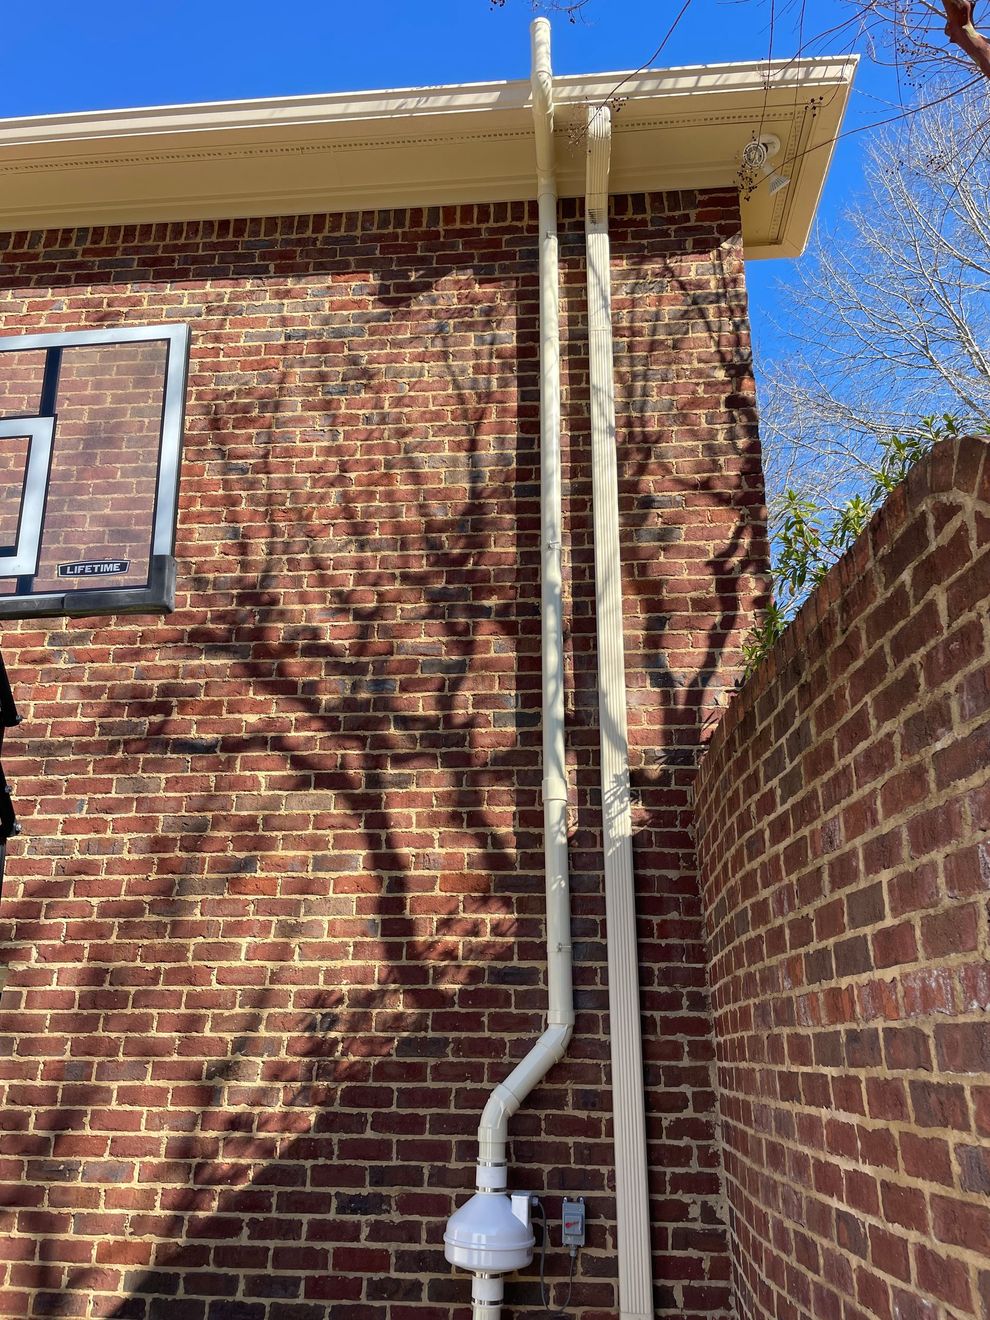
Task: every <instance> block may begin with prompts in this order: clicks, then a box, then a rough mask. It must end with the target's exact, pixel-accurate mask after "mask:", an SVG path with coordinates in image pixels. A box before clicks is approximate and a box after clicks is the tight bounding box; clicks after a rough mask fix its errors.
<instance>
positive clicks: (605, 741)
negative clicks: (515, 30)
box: [585, 105, 653, 1320]
mask: <svg viewBox="0 0 990 1320" xmlns="http://www.w3.org/2000/svg"><path fill="white" fill-rule="evenodd" d="M611 120H612V116H611V112H610V110H609V108H608V106H606V105H602V106H598V107H595V106H589V107H588V159H587V174H586V196H585V238H586V242H587V269H588V353H589V361H590V383H591V454H592V457H591V462H592V499H593V512H594V537H595V612H596V616H597V626H598V718H599V724H600V727H601V776H602V831H603V848H604V861H605V922H606V928H607V935H608V1001H609V1022H610V1044H611V1053H612V1114H613V1127H614V1143H615V1199H616V1233H617V1239H618V1266H619V1315H620V1317H621V1320H650V1318H651V1317H652V1315H653V1278H652V1269H651V1253H650V1208H649V1187H648V1184H647V1164H646V1117H645V1104H644V1095H643V1046H642V1033H641V1026H640V1010H639V951H638V947H637V943H636V894H635V885H634V880H633V856H632V817H631V813H630V799H629V740H628V733H627V725H626V678H625V655H624V649H623V641H622V572H621V563H620V558H619V492H618V480H617V475H616V452H615V389H614V383H613V368H612V297H611V276H610V271H609V256H610V252H609V238H608V174H609V156H610V151H611V137H612V126H611Z"/></svg>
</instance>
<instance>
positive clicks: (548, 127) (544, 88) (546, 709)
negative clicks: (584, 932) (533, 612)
mask: <svg viewBox="0 0 990 1320" xmlns="http://www.w3.org/2000/svg"><path fill="white" fill-rule="evenodd" d="M530 33H531V40H532V59H533V65H532V86H533V119H534V127H535V137H536V168H537V180H538V186H537V197H538V201H539V266H540V538H541V565H540V567H541V574H540V577H541V610H542V663H543V821H544V832H545V837H544V852H545V870H546V894H547V983H548V1005H547V1025H546V1028H545V1030H544V1032H543V1034H542V1035H541V1036H540V1038H539V1039H538V1040H537V1041H536V1043H535V1044H534V1045H533V1047H532V1049H530V1051H529V1053H528V1054H527V1055H526V1056H525V1058H524V1059H523V1060H522V1061H521V1062H520V1063H519V1064H517V1066H516V1067H515V1068H514V1069H513V1070H512V1072H511V1073H510V1074H509V1076H508V1077H507V1078H506V1079H505V1081H503V1082H500V1083H499V1084H498V1086H496V1087H495V1090H494V1091H493V1092H492V1094H491V1096H490V1097H489V1100H488V1103H487V1104H486V1105H485V1108H484V1111H483V1113H482V1116H481V1124H480V1126H479V1129H478V1166H477V1186H478V1192H477V1194H476V1196H475V1197H474V1198H473V1199H472V1201H470V1202H468V1204H467V1206H464V1207H461V1210H460V1211H458V1212H456V1215H455V1216H454V1217H452V1219H451V1220H450V1221H448V1237H449V1235H450V1234H451V1226H452V1225H454V1222H455V1219H458V1217H459V1221H458V1222H459V1224H462V1223H465V1222H466V1217H467V1216H468V1215H469V1214H471V1213H474V1212H475V1211H476V1212H477V1213H478V1215H479V1216H480V1220H481V1229H480V1230H479V1231H478V1232H477V1233H475V1235H474V1240H475V1241H476V1242H478V1243H479V1244H481V1245H484V1244H486V1243H487V1242H488V1240H489V1238H488V1228H487V1224H488V1222H489V1220H490V1219H492V1217H493V1216H495V1217H500V1218H501V1220H502V1221H503V1222H506V1223H507V1224H508V1230H510V1231H509V1233H508V1236H510V1237H511V1235H512V1234H511V1229H512V1225H511V1222H509V1221H506V1220H505V1214H506V1212H507V1207H508V1204H509V1202H508V1198H507V1197H506V1195H505V1189H506V1186H507V1171H506V1143H507V1139H508V1125H509V1119H510V1118H511V1117H512V1115H513V1114H514V1113H515V1112H516V1110H517V1109H518V1108H519V1106H520V1105H521V1104H522V1102H523V1101H524V1100H525V1099H526V1097H527V1095H529V1093H530V1091H531V1090H532V1089H533V1087H534V1086H536V1085H537V1084H538V1083H539V1082H540V1081H542V1080H543V1078H544V1077H545V1076H546V1074H547V1073H548V1072H549V1070H550V1069H551V1068H552V1067H553V1065H554V1064H555V1063H557V1062H558V1060H559V1059H560V1058H561V1057H562V1055H563V1054H564V1051H565V1050H566V1049H567V1045H568V1042H569V1041H570V1038H571V1034H572V1032H573V1030H574V1002H573V1001H574V991H573V984H572V978H571V911H570V907H571V905H570V887H569V882H568V867H567V775H566V768H565V762H564V639H563V574H562V563H561V559H562V540H563V534H562V525H563V516H562V509H561V483H560V318H559V302H560V295H559V271H558V260H557V182H556V175H555V168H554V146H553V74H552V72H551V67H550V24H549V23H548V22H547V20H546V19H545V18H538V19H536V20H535V21H534V23H533V24H532V26H531V29H530ZM513 1199H514V1201H516V1200H518V1199H519V1198H513ZM522 1200H524V1201H526V1200H527V1198H525V1197H523V1198H522ZM518 1210H519V1214H520V1215H525V1208H524V1207H518ZM458 1231H462V1230H460V1229H459V1230H458ZM527 1231H528V1228H527ZM471 1233H472V1230H471V1228H470V1227H469V1226H468V1227H467V1229H466V1235H467V1236H468V1237H470V1236H471ZM445 1240H448V1238H447V1237H445ZM493 1240H494V1239H493ZM529 1242H530V1244H531V1243H532V1236H530V1237H529ZM529 1255H530V1259H531V1258H532V1251H530V1253H529ZM452 1258H453V1257H451V1256H450V1255H449V1254H448V1259H452ZM507 1258H508V1257H507ZM502 1268H503V1269H504V1268H517V1266H514V1265H513V1266H508V1267H505V1266H503V1267H502ZM498 1269H499V1267H498V1264H497V1263H496V1264H495V1265H493V1266H492V1268H491V1270H488V1269H486V1268H484V1267H479V1268H475V1272H474V1282H473V1286H472V1308H473V1311H472V1313H473V1315H474V1317H475V1320H498V1316H499V1314H500V1310H501V1300H502V1277H501V1273H500V1272H497V1271H498Z"/></svg>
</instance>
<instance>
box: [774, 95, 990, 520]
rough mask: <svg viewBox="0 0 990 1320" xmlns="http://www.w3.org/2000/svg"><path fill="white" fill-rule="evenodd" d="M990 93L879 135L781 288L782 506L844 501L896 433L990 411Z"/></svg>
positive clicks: (976, 419)
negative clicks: (793, 492) (932, 419)
mask: <svg viewBox="0 0 990 1320" xmlns="http://www.w3.org/2000/svg"><path fill="white" fill-rule="evenodd" d="M988 118H990V93H988V90H987V88H986V85H985V84H984V83H982V82H981V83H979V85H978V86H977V87H976V88H974V89H972V90H971V91H970V92H969V93H968V94H966V95H964V96H962V97H960V98H958V99H956V100H955V101H953V102H946V103H942V104H940V105H933V106H929V107H928V108H925V109H923V110H921V111H920V112H919V114H918V115H917V116H916V117H914V118H913V119H911V120H907V121H904V122H903V123H901V124H900V125H898V126H896V127H895V128H890V129H888V130H887V131H886V132H884V133H882V134H879V135H878V136H877V137H876V138H875V139H874V141H873V142H872V143H871V146H870V149H869V152H868V158H867V165H866V178H867V189H866V194H865V195H864V196H863V197H862V198H861V199H859V200H858V201H857V202H856V203H855V204H854V205H853V206H851V207H849V208H848V210H847V212H846V213H845V215H844V216H843V217H842V218H841V220H840V221H839V223H838V225H837V226H836V228H835V230H834V231H832V232H830V233H826V232H824V231H820V232H819V233H818V234H817V235H816V238H815V242H814V245H813V249H812V251H811V253H809V258H808V259H807V260H806V261H805V262H804V263H802V265H801V266H800V267H799V268H798V270H797V272H796V274H795V276H794V277H793V278H792V280H791V281H790V282H789V283H788V284H786V285H783V286H782V288H781V301H780V308H781V312H780V328H781V330H782V332H784V333H786V335H787V338H788V344H789V351H788V353H787V357H786V359H778V360H777V361H773V362H770V363H769V365H768V367H767V368H766V370H765V373H764V375H763V378H762V379H761V381H760V387H761V401H762V405H763V439H764V453H765V462H766V469H767V482H768V487H769V489H770V504H771V507H773V506H774V505H775V504H776V503H778V502H779V497H780V495H781V492H782V491H783V490H784V489H785V488H786V486H787V485H790V486H794V487H797V488H800V489H803V490H812V491H814V493H815V494H816V496H817V497H818V498H821V496H822V494H823V492H824V491H826V490H827V491H828V492H829V499H830V500H832V501H834V502H841V501H842V500H843V499H844V498H845V497H847V496H848V494H850V493H852V492H853V491H854V490H855V488H856V483H857V480H858V479H860V478H861V476H862V472H863V470H864V468H865V467H867V466H869V464H870V463H871V462H872V461H873V459H874V456H875V454H876V452H877V445H878V443H879V441H880V440H881V439H882V438H883V437H885V436H886V435H889V434H891V433H892V432H897V433H901V434H907V435H911V434H921V433H923V430H924V427H923V423H922V419H923V418H924V417H926V416H931V415H940V414H942V413H950V414H952V415H953V416H954V417H956V419H957V420H958V422H959V424H960V426H972V427H973V428H978V429H983V428H984V427H985V426H986V424H987V422H988V421H990V217H988V208H987V196H988V195H990V158H988V153H987V150H986V147H987V129H986V125H987V121H988Z"/></svg>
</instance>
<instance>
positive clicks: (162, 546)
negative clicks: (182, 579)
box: [0, 324, 190, 619]
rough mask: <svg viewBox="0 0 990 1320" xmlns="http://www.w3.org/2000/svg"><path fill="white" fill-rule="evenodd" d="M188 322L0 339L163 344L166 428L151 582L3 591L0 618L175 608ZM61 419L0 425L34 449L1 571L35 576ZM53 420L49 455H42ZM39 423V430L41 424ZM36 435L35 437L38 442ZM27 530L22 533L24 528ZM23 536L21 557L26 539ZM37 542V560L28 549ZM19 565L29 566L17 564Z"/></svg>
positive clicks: (13, 346)
mask: <svg viewBox="0 0 990 1320" xmlns="http://www.w3.org/2000/svg"><path fill="white" fill-rule="evenodd" d="M189 338H190V336H189V326H188V325H181V324H165V325H146V326H120V327H116V328H113V329H101V330H68V331H64V332H59V333H55V334H37V335H16V336H11V337H9V338H0V353H15V352H30V351H38V350H40V351H47V350H49V349H66V348H80V347H86V346H89V345H93V344H128V343H141V342H149V341H165V343H166V344H167V349H166V364H165V385H164V394H163V399H162V418H161V432H160V441H159V449H158V476H157V480H156V483H155V508H154V513H153V516H152V531H151V556H150V561H149V565H148V580H147V582H146V583H145V584H144V585H143V586H134V587H111V588H107V587H103V588H89V587H84V588H80V589H79V590H78V591H71V592H64V593H62V592H40V593H38V594H36V595H30V594H27V595H16V596H0V619H3V618H8V619H9V618H15V619H21V618H37V617H56V616H62V615H69V616H72V615H76V616H78V615H87V614H134V613H144V614H146V613H168V612H169V611H170V610H172V609H174V608H175V529H176V519H177V515H178V499H179V469H180V467H181V463H182V437H183V429H184V423H185V403H186V380H187V376H188V365H189ZM56 420H57V419H56V418H55V416H54V415H51V416H39V415H29V416H27V417H9V418H5V419H3V421H2V422H0V439H2V438H3V437H4V436H5V435H7V436H17V435H30V436H31V451H30V454H29V459H28V469H27V471H26V472H25V478H24V485H25V495H24V497H23V498H22V504H21V518H20V522H19V526H18V541H17V551H16V557H15V556H0V576H2V577H12V576H17V575H20V574H22V573H26V574H32V573H33V572H34V571H35V569H36V568H37V562H38V554H39V552H40V546H41V525H40V517H41V513H42V512H43V509H44V501H45V499H46V497H47V491H48V475H49V472H50V469H51V458H52V446H53V437H54V435H55V425H56ZM46 422H47V423H48V441H47V456H46V455H45V453H44V445H45V433H44V427H43V426H40V424H42V423H46ZM36 428H37V429H36ZM36 436H37V439H36ZM42 464H44V468H43V472H44V476H43V486H42V489H41V496H40V508H38V507H37V505H38V492H37V482H38V480H39V475H38V474H40V473H41V472H42ZM29 482H31V483H33V484H32V487H31V499H32V503H31V509H32V510H36V511H37V512H38V521H37V522H36V524H35V534H34V535H33V536H32V535H31V534H30V532H29V531H28V529H27V528H26V527H25V522H26V518H25V512H26V509H27V499H28V495H27V488H28V485H29ZM22 528H23V529H24V530H23V533H22ZM22 537H26V539H25V540H24V553H23V555H22V550H21V542H22ZM32 546H33V550H34V557H33V560H32V559H31V555H30V550H31V548H32ZM21 563H23V564H27V565H29V566H28V567H26V568H21V567H18V566H17V565H20V564H21Z"/></svg>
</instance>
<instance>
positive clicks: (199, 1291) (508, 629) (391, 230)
mask: <svg viewBox="0 0 990 1320" xmlns="http://www.w3.org/2000/svg"><path fill="white" fill-rule="evenodd" d="M562 210H563V213H564V230H563V234H562V243H561V252H562V258H563V269H564V279H565V285H566V287H565V302H564V326H565V343H564V374H565V385H566V389H567V402H566V404H565V418H566V422H565V437H564V443H565V486H566V491H565V494H566V520H567V549H568V554H567V568H568V572H569V576H570V579H571V580H572V581H573V597H572V599H571V600H569V602H568V605H567V614H568V648H569V654H568V671H569V688H568V693H569V695H568V740H569V747H570V755H571V761H572V775H573V805H574V816H573V834H572V866H573V885H574V935H575V941H576V943H575V955H576V960H575V961H576V976H577V982H578V1008H579V1014H578V1024H577V1032H576V1036H575V1040H574V1044H573V1046H572V1048H571V1051H570V1054H569V1056H568V1059H567V1061H566V1062H565V1063H564V1064H562V1065H561V1066H559V1067H558V1068H556V1069H555V1070H554V1072H553V1074H552V1076H551V1078H550V1079H549V1082H548V1084H547V1085H546V1086H543V1087H541V1088H540V1089H539V1091H538V1092H537V1093H535V1094H534V1096H533V1097H532V1099H531V1101H530V1102H528V1103H527V1105H526V1106H525V1108H524V1110H523V1111H522V1112H521V1114H520V1115H519V1117H518V1119H517V1120H516V1121H514V1123H513V1125H512V1133H513V1142H512V1158H513V1160H514V1170H515V1171H514V1173H513V1181H514V1184H515V1185H517V1186H523V1187H530V1188H534V1189H546V1190H547V1192H548V1204H549V1208H550V1210H551V1212H552V1213H556V1212H557V1210H558V1208H559V1200H558V1198H559V1195H560V1193H561V1192H562V1191H564V1190H569V1191H572V1192H574V1193H582V1194H584V1195H585V1196H586V1197H587V1199H588V1203H589V1212H590V1240H589V1246H588V1247H587V1249H586V1250H585V1251H584V1252H583V1253H582V1256H581V1262H580V1269H579V1275H578V1280H577V1284H576V1286H575V1290H574V1304H575V1310H574V1313H575V1314H576V1315H578V1316H580V1317H583V1318H584V1320H605V1318H606V1317H611V1316H613V1315H614V1313H615V1298H614V1286H613V1276H614V1269H615V1262H614V1241H613V1226H612V1221H611V1215H612V1202H611V1199H610V1187H611V1172H610V1160H611V1155H612V1152H611V1146H610V1139H609V1133H610V1127H609V1093H608V1071H607V1056H608V1048H607V1039H606V1035H605V1031H606V1006H607V998H606V979H605V948H604V929H603V901H602V877H601V870H600V852H599V844H600V840H599V814H598V790H597V768H596V767H597V746H598V733H597V728H596V718H597V693H596V675H595V670H594V661H593V643H594V617H593V592H592V586H591V578H590V574H591V564H592V551H591V545H590V513H589V504H590V490H591V479H590V461H589V437H588V431H587V418H586V411H587V369H586V351H585V349H586V345H585V340H584V330H583V286H584V262H583V248H584V243H583V232H582V230H583V226H582V222H581V219H580V217H579V214H578V207H577V205H576V204H574V203H565V204H563V206H562ZM614 212H615V215H614V222H613V241H614V267H615V280H616V289H615V293H616V297H615V320H616V331H617V394H618V408H619V425H620V432H621V458H620V486H621V492H622V503H623V520H624V539H625V545H626V563H625V570H624V572H625V587H626V592H627V597H628V604H627V629H628V632H627V638H626V645H627V656H628V669H629V681H630V727H631V737H632V741H633V744H634V748H633V783H634V789H635V792H636V795H637V805H636V829H637V835H636V849H637V860H638V877H639V879H638V883H639V890H640V911H641V940H642V944H641V948H642V964H643V971H642V981H643V1007H644V1026H645V1029H646V1042H645V1053H646V1065H647V1080H648V1084H649V1093H648V1107H649V1136H650V1142H651V1163H652V1165H653V1175H652V1177H653V1182H652V1193H653V1207H652V1213H653V1221H654V1248H655V1273H656V1277H657V1279H658V1291H657V1312H658V1314H662V1315H670V1316H677V1317H679V1318H681V1317H683V1320H688V1318H689V1317H697V1318H700V1317H706V1318H708V1320H711V1318H713V1317H727V1316H729V1315H730V1314H732V1301H731V1295H730V1287H729V1281H728V1278H729V1259H728V1248H727V1240H726V1226H725V1214H724V1203H723V1201H722V1199H721V1187H720V1177H719V1155H718V1147H717V1144H716V1139H715V1117H716V1112H715V1110H716V1106H715V1090H714V1076H713V1071H712V1067H713V1050H714V1047H713V1041H712V1036H711V1019H710V1013H709V1005H708V1000H707V995H706V986H705V965H704V954H703V939H702V928H701V907H700V898H699V892H698V884H697V877H696V871H695V862H694V851H693V842H692V839H691V836H690V833H689V824H690V820H689V804H688V794H689V786H690V783H691V779H692V776H693V765H694V761H695V754H696V751H697V748H698V747H699V744H700V740H701V731H702V727H703V725H704V723H705V721H706V720H708V719H709V718H710V717H711V716H712V714H713V713H714V710H715V707H716V706H717V704H718V703H719V702H720V701H721V700H724V693H725V690H726V689H727V687H729V686H730V685H731V683H732V682H733V679H734V677H735V669H734V667H733V666H734V665H735V664H736V662H737V659H738V643H739V638H740V635H741V634H743V633H745V631H746V630H747V629H748V627H749V626H750V622H751V619H752V610H753V608H754V605H755V604H758V603H759V601H758V594H759V590H760V580H759V577H758V575H759V573H760V571H761V570H762V569H763V567H764V564H765V542H764V536H763V529H762V526H761V523H760V518H761V513H762V508H761V506H762V494H761V490H760V479H759V473H758V457H757V455H756V445H755V436H754V419H753V397H752V381H751V378H750V367H749V355H748V339H747V334H748V331H747V326H746V322H745V309H744V298H743V289H742V261H741V252H740V247H739V238H738V231H739V219H738V212H737V209H736V199H735V195H734V194H721V195H715V194H710V195H707V196H705V195H702V196H695V195H693V194H687V193H682V194H668V195H666V196H664V197H649V198H645V197H642V196H639V197H635V198H618V199H615V200H614ZM159 321H183V322H185V321H188V322H189V323H190V324H191V326H192V332H193V350H192V364H191V377H190V389H189V397H188V410H187V447H186V458H185V463H184V469H183V485H182V500H181V513H180V518H179V532H178V547H177V554H178V560H179V599H178V608H177V610H176V611H175V613H174V614H172V615H171V616H169V617H168V618H167V619H164V620H161V621H157V620H152V619H136V618H128V617H121V618H116V619H95V620H94V619H84V620H76V621H73V622H65V621H54V622H53V623H52V626H51V627H46V626H45V625H44V624H43V623H23V624H20V625H16V626H9V627H5V629H4V636H3V650H4V656H5V658H6V660H7V664H8V667H9V668H10V670H11V673H12V676H13V679H14V682H15V689H16V694H17V698H18V701H19V703H20V706H21V710H22V713H23V714H24V715H25V717H26V718H25V723H24V724H23V725H22V726H21V728H20V729H19V730H17V731H16V732H15V733H13V734H11V735H9V736H8V741H7V743H6V744H5V748H4V753H5V764H6V765H7V769H8V773H9V772H11V771H12V772H13V777H14V780H15V785H16V794H17V803H18V809H19V811H20V813H21V816H22V818H23V820H24V823H25V834H24V835H23V836H22V837H21V838H20V839H19V840H17V841H16V842H15V843H14V844H13V845H12V847H11V850H10V852H11V855H10V859H9V862H8V873H7V878H6V882H5V889H4V899H3V904H2V908H0V918H2V923H0V933H2V936H3V939H4V954H3V956H4V960H5V962H7V963H8V964H9V969H8V972H7V979H6V988H5V990H4V992H3V999H2V1012H0V1094H2V1100H3V1104H4V1108H3V1110H2V1120H0V1121H2V1131H0V1177H2V1182H3V1188H2V1206H3V1209H2V1211H0V1311H2V1312H3V1313H4V1314H6V1315H11V1316H45V1315H66V1316H116V1317H121V1318H122V1320H123V1318H124V1317H128V1318H132V1320H159V1318H161V1317H167V1320H326V1318H327V1317H347V1320H384V1317H390V1320H413V1318H415V1320H427V1318H428V1317H437V1318H438V1320H439V1318H441V1317H442V1318H443V1320H447V1318H448V1317H451V1316H455V1315H456V1316H458V1317H460V1316H463V1315H465V1313H466V1307H465V1302H466V1299H467V1297H468V1295H469V1285H468V1280H467V1276H466V1275H460V1276H459V1277H457V1278H452V1277H451V1276H450V1272H449V1269H448V1267H447V1265H446V1264H445V1262H444V1260H443V1254H442V1245H441V1237H442V1229H443V1224H444V1221H445V1219H446V1217H447V1215H448V1214H449V1212H450V1210H451V1208H452V1205H453V1204H454V1203H455V1202H456V1201H457V1200H458V1199H460V1198H461V1197H462V1196H463V1194H464V1193H465V1192H466V1191H467V1190H468V1189H470V1188H471V1186H472V1183H473V1159H474V1155H475V1141H474V1134H475V1131H476V1126H477V1121H478V1117H479V1114H480V1110H481V1107H482V1105H483V1102H484V1098H485V1095H486V1090H487V1088H488V1087H490V1086H491V1085H492V1084H493V1083H494V1082H495V1081H496V1080H498V1079H499V1078H501V1077H503V1076H504V1075H505V1073H506V1072H507V1071H508V1069H509V1068H510V1066H511V1064H512V1063H513V1061H515V1060H516V1059H518V1058H519V1057H521V1055H522V1054H523V1053H524V1052H525V1050H526V1048H528V1044H529V1042H530V1040H531V1038H532V1037H533V1035H534V1034H535V1033H536V1032H538V1031H539V1029H540V1028H541V1024H542V1010H543V1007H544V1002H545V996H544V988H543V977H544V961H543V960H544V952H543V946H542V915H543V909H544V903H543V895H542V889H543V879H542V853H541V823H542V811H541V808H540V804H539V798H538V792H539V783H540V764H539V744H540V734H539V719H540V691H539V672H540V662H539V654H538V644H539V642H538V639H539V628H538V614H537V601H538V587H537V577H538V569H539V545H538V542H539V530H538V529H539V503H538V486H537V482H538V469H537V436H538V416H537V396H538V383H537V344H538V334H537V253H536V216H535V207H527V206H525V205H513V206H511V207H510V206H507V205H501V206H493V207H465V208H461V209H456V208H445V209H443V210H442V211H430V212H422V211H403V212H395V213H379V214H377V215H360V216H359V215H344V216H340V215H336V216H329V217H327V216H317V217H306V218H289V219H283V220H273V221H268V220H266V221H237V222H228V223H217V224H212V223H203V224H193V225H169V226H164V225H162V226H146V227H141V228H134V227H130V228H125V229H122V230H121V229H116V230H93V231H83V232H79V233H73V232H62V233H51V234H47V235H42V234H30V235H28V234H20V235H14V236H12V237H11V238H9V239H8V240H6V248H5V252H4V265H3V267H2V279H0V323H2V325H3V327H4V328H5V330H6V332H7V333H20V332H23V331H25V330H28V329H42V328H43V329H45V330H49V331H51V330H56V329H58V328H59V327H63V326H64V327H66V328H71V329H83V328H90V327H95V326H106V325H117V324H153V323H156V322H159ZM754 574H755V575H756V576H754ZM552 1268H553V1272H554V1273H555V1274H559V1273H561V1272H562V1270H563V1261H562V1259H561V1257H560V1256H559V1255H557V1256H556V1257H554V1258H553V1261H552ZM538 1296H539V1294H538V1288H537V1286H536V1284H535V1283H534V1282H533V1281H532V1280H529V1281H526V1280H522V1281H519V1280H517V1281H513V1282H512V1283H511V1284H510V1286H509V1289H508V1292H507V1301H508V1307H507V1315H509V1316H511V1315H514V1314H520V1313H521V1310H526V1311H528V1309H529V1308H532V1307H535V1306H537V1305H538Z"/></svg>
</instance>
